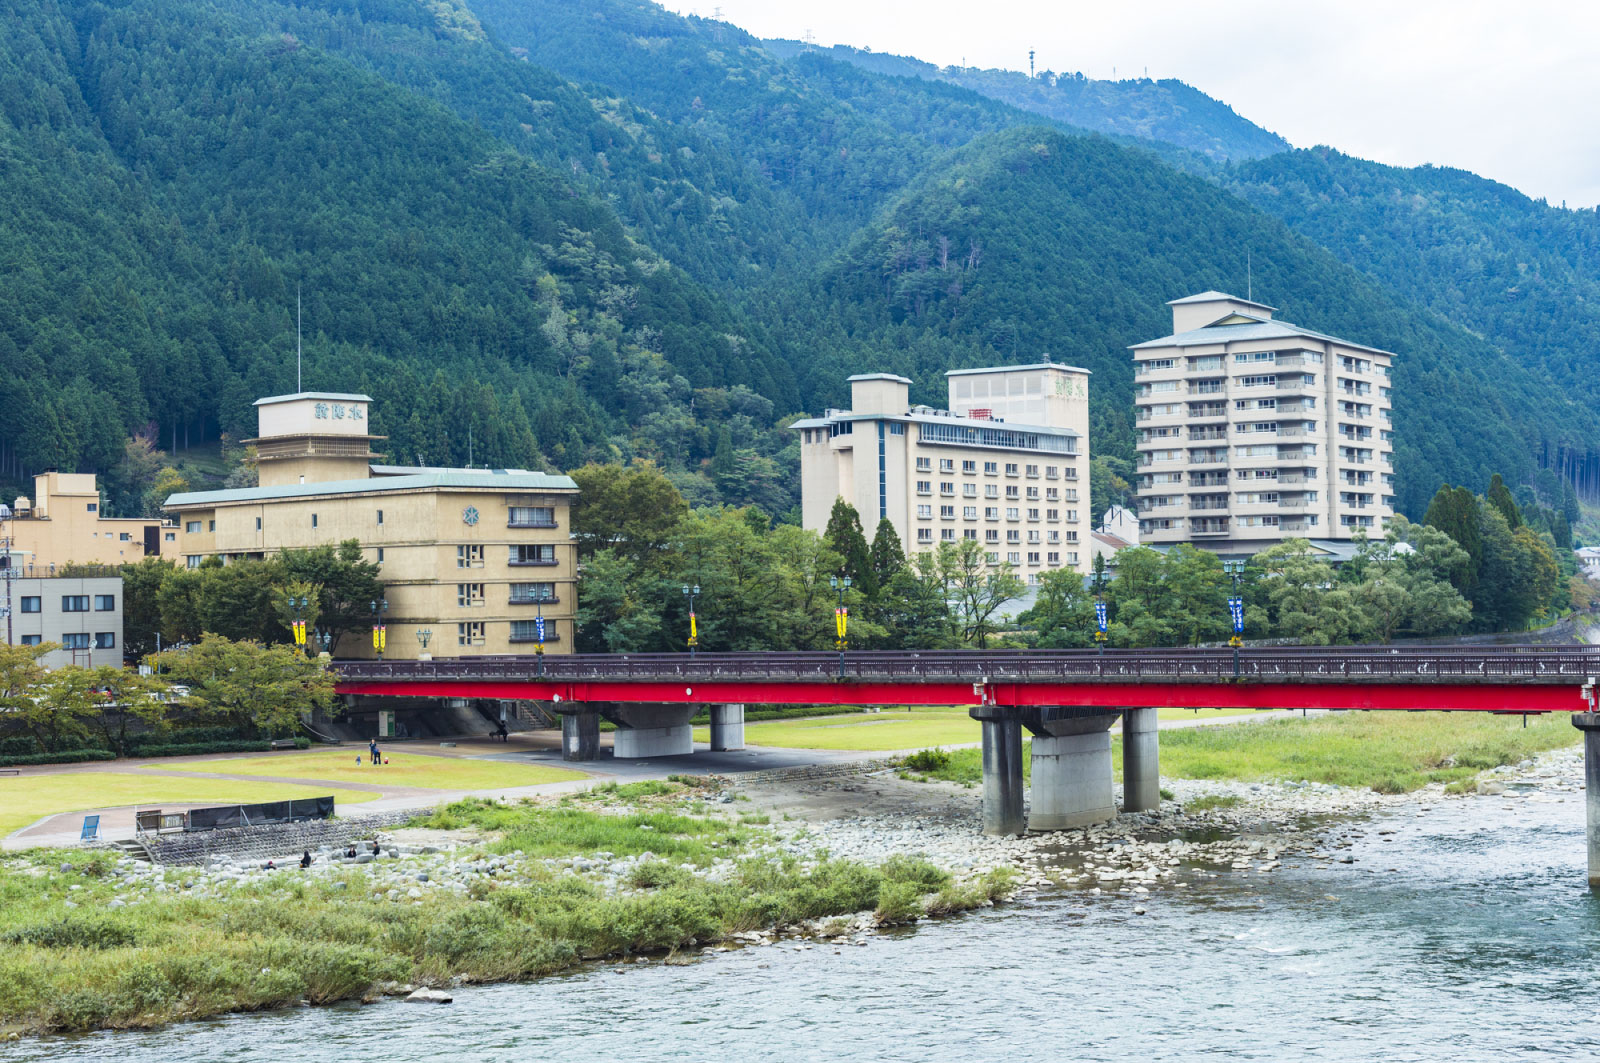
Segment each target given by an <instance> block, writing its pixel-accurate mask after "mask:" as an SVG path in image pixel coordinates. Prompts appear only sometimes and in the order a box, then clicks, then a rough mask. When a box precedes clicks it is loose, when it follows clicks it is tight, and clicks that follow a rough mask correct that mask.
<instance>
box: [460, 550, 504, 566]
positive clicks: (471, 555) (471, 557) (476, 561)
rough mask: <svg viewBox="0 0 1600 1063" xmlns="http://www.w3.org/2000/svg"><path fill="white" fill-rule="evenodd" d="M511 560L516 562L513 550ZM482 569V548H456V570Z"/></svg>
mask: <svg viewBox="0 0 1600 1063" xmlns="http://www.w3.org/2000/svg"><path fill="white" fill-rule="evenodd" d="M512 560H513V561H515V560H516V551H515V549H513V550H512ZM482 567H483V547H482V546H458V547H456V568H482Z"/></svg>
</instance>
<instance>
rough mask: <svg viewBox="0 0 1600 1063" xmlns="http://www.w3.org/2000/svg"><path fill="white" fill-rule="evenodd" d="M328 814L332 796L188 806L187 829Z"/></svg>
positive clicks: (210, 828) (282, 821)
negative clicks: (241, 803) (254, 803)
mask: <svg viewBox="0 0 1600 1063" xmlns="http://www.w3.org/2000/svg"><path fill="white" fill-rule="evenodd" d="M332 816H333V798H332V797H307V798H303V799H301V800H299V801H266V802H263V803H261V804H259V805H220V806H218V807H216V808H191V809H190V810H189V827H188V829H189V830H215V829H216V828H218V827H254V826H257V825H258V824H262V823H289V822H291V821H293V820H297V819H329V818H331V817H332Z"/></svg>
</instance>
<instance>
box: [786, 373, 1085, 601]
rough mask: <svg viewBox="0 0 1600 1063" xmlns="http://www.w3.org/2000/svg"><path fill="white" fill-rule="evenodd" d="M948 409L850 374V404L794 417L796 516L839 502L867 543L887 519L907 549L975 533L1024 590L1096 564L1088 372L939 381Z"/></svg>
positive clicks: (887, 379)
mask: <svg viewBox="0 0 1600 1063" xmlns="http://www.w3.org/2000/svg"><path fill="white" fill-rule="evenodd" d="M945 376H946V378H947V381H948V384H949V389H950V390H949V409H946V410H936V409H934V408H932V407H929V406H912V405H911V404H910V387H911V381H909V380H907V379H906V378H905V377H901V376H893V375H891V374H888V373H868V374H865V375H862V376H853V377H851V378H850V405H851V408H850V409H848V410H829V411H827V413H826V414H825V415H824V416H822V417H816V418H810V419H807V420H802V421H797V422H795V423H794V425H793V426H792V427H793V428H794V429H795V430H796V431H798V432H799V433H800V476H801V512H802V519H803V522H804V524H805V526H806V527H807V528H811V529H813V530H816V531H821V530H823V529H824V528H826V527H827V524H828V516H829V514H830V513H831V512H832V510H833V503H834V500H835V499H838V498H843V499H845V500H846V501H847V502H849V503H850V504H851V505H853V506H855V508H856V511H857V512H858V513H859V514H860V515H861V523H862V526H863V530H865V531H866V533H867V537H868V539H871V537H872V534H873V530H874V529H875V528H876V527H877V525H878V522H879V521H880V520H882V519H883V518H885V517H887V518H888V519H889V521H890V523H891V524H893V525H894V529H895V532H896V534H898V535H899V536H900V541H901V542H902V543H903V544H904V546H905V548H906V551H907V552H908V553H911V554H915V553H918V552H920V551H925V550H931V549H933V548H934V547H935V546H936V544H938V543H940V542H955V541H956V540H958V539H963V538H965V539H975V540H977V541H978V542H981V543H983V545H984V548H985V550H986V552H987V554H988V557H989V560H990V562H991V563H996V564H998V563H1003V562H1010V563H1011V564H1012V565H1014V566H1015V567H1016V570H1017V572H1018V574H1019V575H1020V576H1022V577H1023V578H1024V579H1026V580H1027V581H1028V582H1030V583H1034V582H1037V581H1038V578H1039V574H1040V573H1041V572H1048V571H1050V570H1052V569H1063V568H1065V569H1076V570H1078V571H1082V572H1087V571H1088V568H1089V557H1090V547H1089V529H1090V527H1091V525H1092V520H1091V514H1090V513H1089V371H1088V370H1086V369H1074V368H1072V367H1071V366H1065V365H1054V364H1049V363H1045V364H1040V365H1022V366H1007V367H1001V368H996V369H957V370H954V371H952V372H950V373H947V374H945Z"/></svg>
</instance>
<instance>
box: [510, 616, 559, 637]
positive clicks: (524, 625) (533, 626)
mask: <svg viewBox="0 0 1600 1063" xmlns="http://www.w3.org/2000/svg"><path fill="white" fill-rule="evenodd" d="M559 637H560V636H558V635H557V634H556V625H555V621H553V620H546V621H545V622H544V641H546V642H554V641H556V639H557V638H559ZM511 641H512V642H538V641H539V621H538V620H537V619H533V620H513V621H511Z"/></svg>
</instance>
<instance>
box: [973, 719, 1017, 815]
mask: <svg viewBox="0 0 1600 1063" xmlns="http://www.w3.org/2000/svg"><path fill="white" fill-rule="evenodd" d="M982 723H983V833H985V834H997V835H1010V834H1021V833H1022V832H1023V829H1024V823H1023V819H1022V723H1021V721H1018V720H1004V719H996V720H983V721H982Z"/></svg>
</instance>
